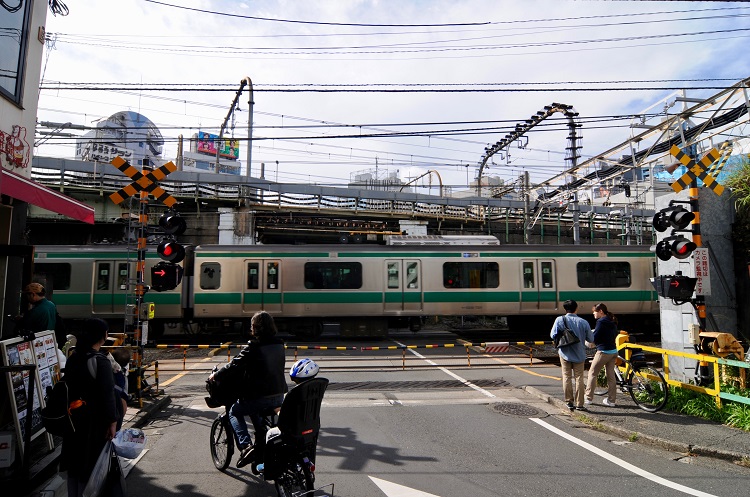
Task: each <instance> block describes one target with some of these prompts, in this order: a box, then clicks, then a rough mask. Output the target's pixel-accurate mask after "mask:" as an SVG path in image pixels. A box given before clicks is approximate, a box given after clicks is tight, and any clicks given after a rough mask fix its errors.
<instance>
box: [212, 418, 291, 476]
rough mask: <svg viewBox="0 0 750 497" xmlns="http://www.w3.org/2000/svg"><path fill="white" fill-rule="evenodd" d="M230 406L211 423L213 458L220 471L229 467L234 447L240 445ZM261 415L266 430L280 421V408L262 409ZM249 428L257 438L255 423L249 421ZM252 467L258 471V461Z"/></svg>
mask: <svg viewBox="0 0 750 497" xmlns="http://www.w3.org/2000/svg"><path fill="white" fill-rule="evenodd" d="M229 407H230V406H225V407H224V412H223V413H221V414H219V416H217V418H216V419H215V420H214V422H213V424H211V442H210V448H211V459H212V460H213V462H214V466H216V469H218V470H219V471H225V470H226V469H227V468H228V467H229V463H230V462H231V461H232V456H233V455H234V449H235V447H236V446H238V445H239V443H238V441H237V434H236V433H235V431H234V429H233V428H232V424H231V423H230V422H229ZM260 415H261V418H262V419H263V426H265V427H266V431H267V430H270V429H271V428H273V427H275V426H276V424H277V422H278V409H273V408H271V409H266V410H263V411H261V413H260ZM247 428H248V433H249V434H250V437H251V438H252V439H253V440H255V431H254V427H253V424H252V423H248V424H247ZM251 468H252V469H253V472H254V473H257V463H253V466H252V467H251Z"/></svg>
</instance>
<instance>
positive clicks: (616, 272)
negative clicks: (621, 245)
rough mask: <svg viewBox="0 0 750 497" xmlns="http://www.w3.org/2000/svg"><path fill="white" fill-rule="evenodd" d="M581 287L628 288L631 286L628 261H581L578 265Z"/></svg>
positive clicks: (577, 270) (579, 284)
mask: <svg viewBox="0 0 750 497" xmlns="http://www.w3.org/2000/svg"><path fill="white" fill-rule="evenodd" d="M576 272H577V273H578V286H579V287H581V288H626V287H629V286H630V263H628V262H579V263H578V264H577V265H576Z"/></svg>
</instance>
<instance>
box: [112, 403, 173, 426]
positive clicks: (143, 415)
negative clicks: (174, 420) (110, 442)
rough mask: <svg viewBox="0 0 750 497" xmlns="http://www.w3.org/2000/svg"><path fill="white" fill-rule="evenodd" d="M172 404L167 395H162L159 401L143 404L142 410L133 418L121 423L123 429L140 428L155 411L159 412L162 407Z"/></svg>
mask: <svg viewBox="0 0 750 497" xmlns="http://www.w3.org/2000/svg"><path fill="white" fill-rule="evenodd" d="M170 402H172V398H171V397H170V396H169V395H162V396H161V397H160V398H159V399H157V400H156V401H154V402H144V403H143V408H141V409H140V410H139V411H138V412H137V413H136V414H135V416H133V418H132V419H130V420H129V421H126V422H124V423H123V427H127V428H140V427H142V426H143V425H145V424H146V422H147V421H148V420H149V418H150V417H151V414H153V413H154V412H156V411H159V410H161V409H162V408H163V407H164V406H167V405H169V403H170Z"/></svg>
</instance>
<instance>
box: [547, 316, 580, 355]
mask: <svg viewBox="0 0 750 497" xmlns="http://www.w3.org/2000/svg"><path fill="white" fill-rule="evenodd" d="M563 324H564V326H563V329H562V331H560V332H559V333H558V334H557V335H555V338H554V342H555V348H556V349H559V348H562V347H567V346H568V345H573V344H576V343H578V342H580V341H581V340H580V339H579V338H578V335H576V334H575V333H573V331H572V330H571V329H570V328H568V322H567V321H566V320H565V316H563Z"/></svg>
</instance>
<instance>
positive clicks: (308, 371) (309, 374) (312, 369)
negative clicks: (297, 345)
mask: <svg viewBox="0 0 750 497" xmlns="http://www.w3.org/2000/svg"><path fill="white" fill-rule="evenodd" d="M318 371H320V368H319V367H318V365H317V364H315V362H314V361H313V360H312V359H307V358H305V359H300V360H299V361H297V362H295V363H294V364H293V365H292V368H291V369H290V370H289V376H290V377H291V378H292V380H293V381H294V382H295V383H298V382H300V381H305V380H309V379H311V378H315V375H317V374H318Z"/></svg>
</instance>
